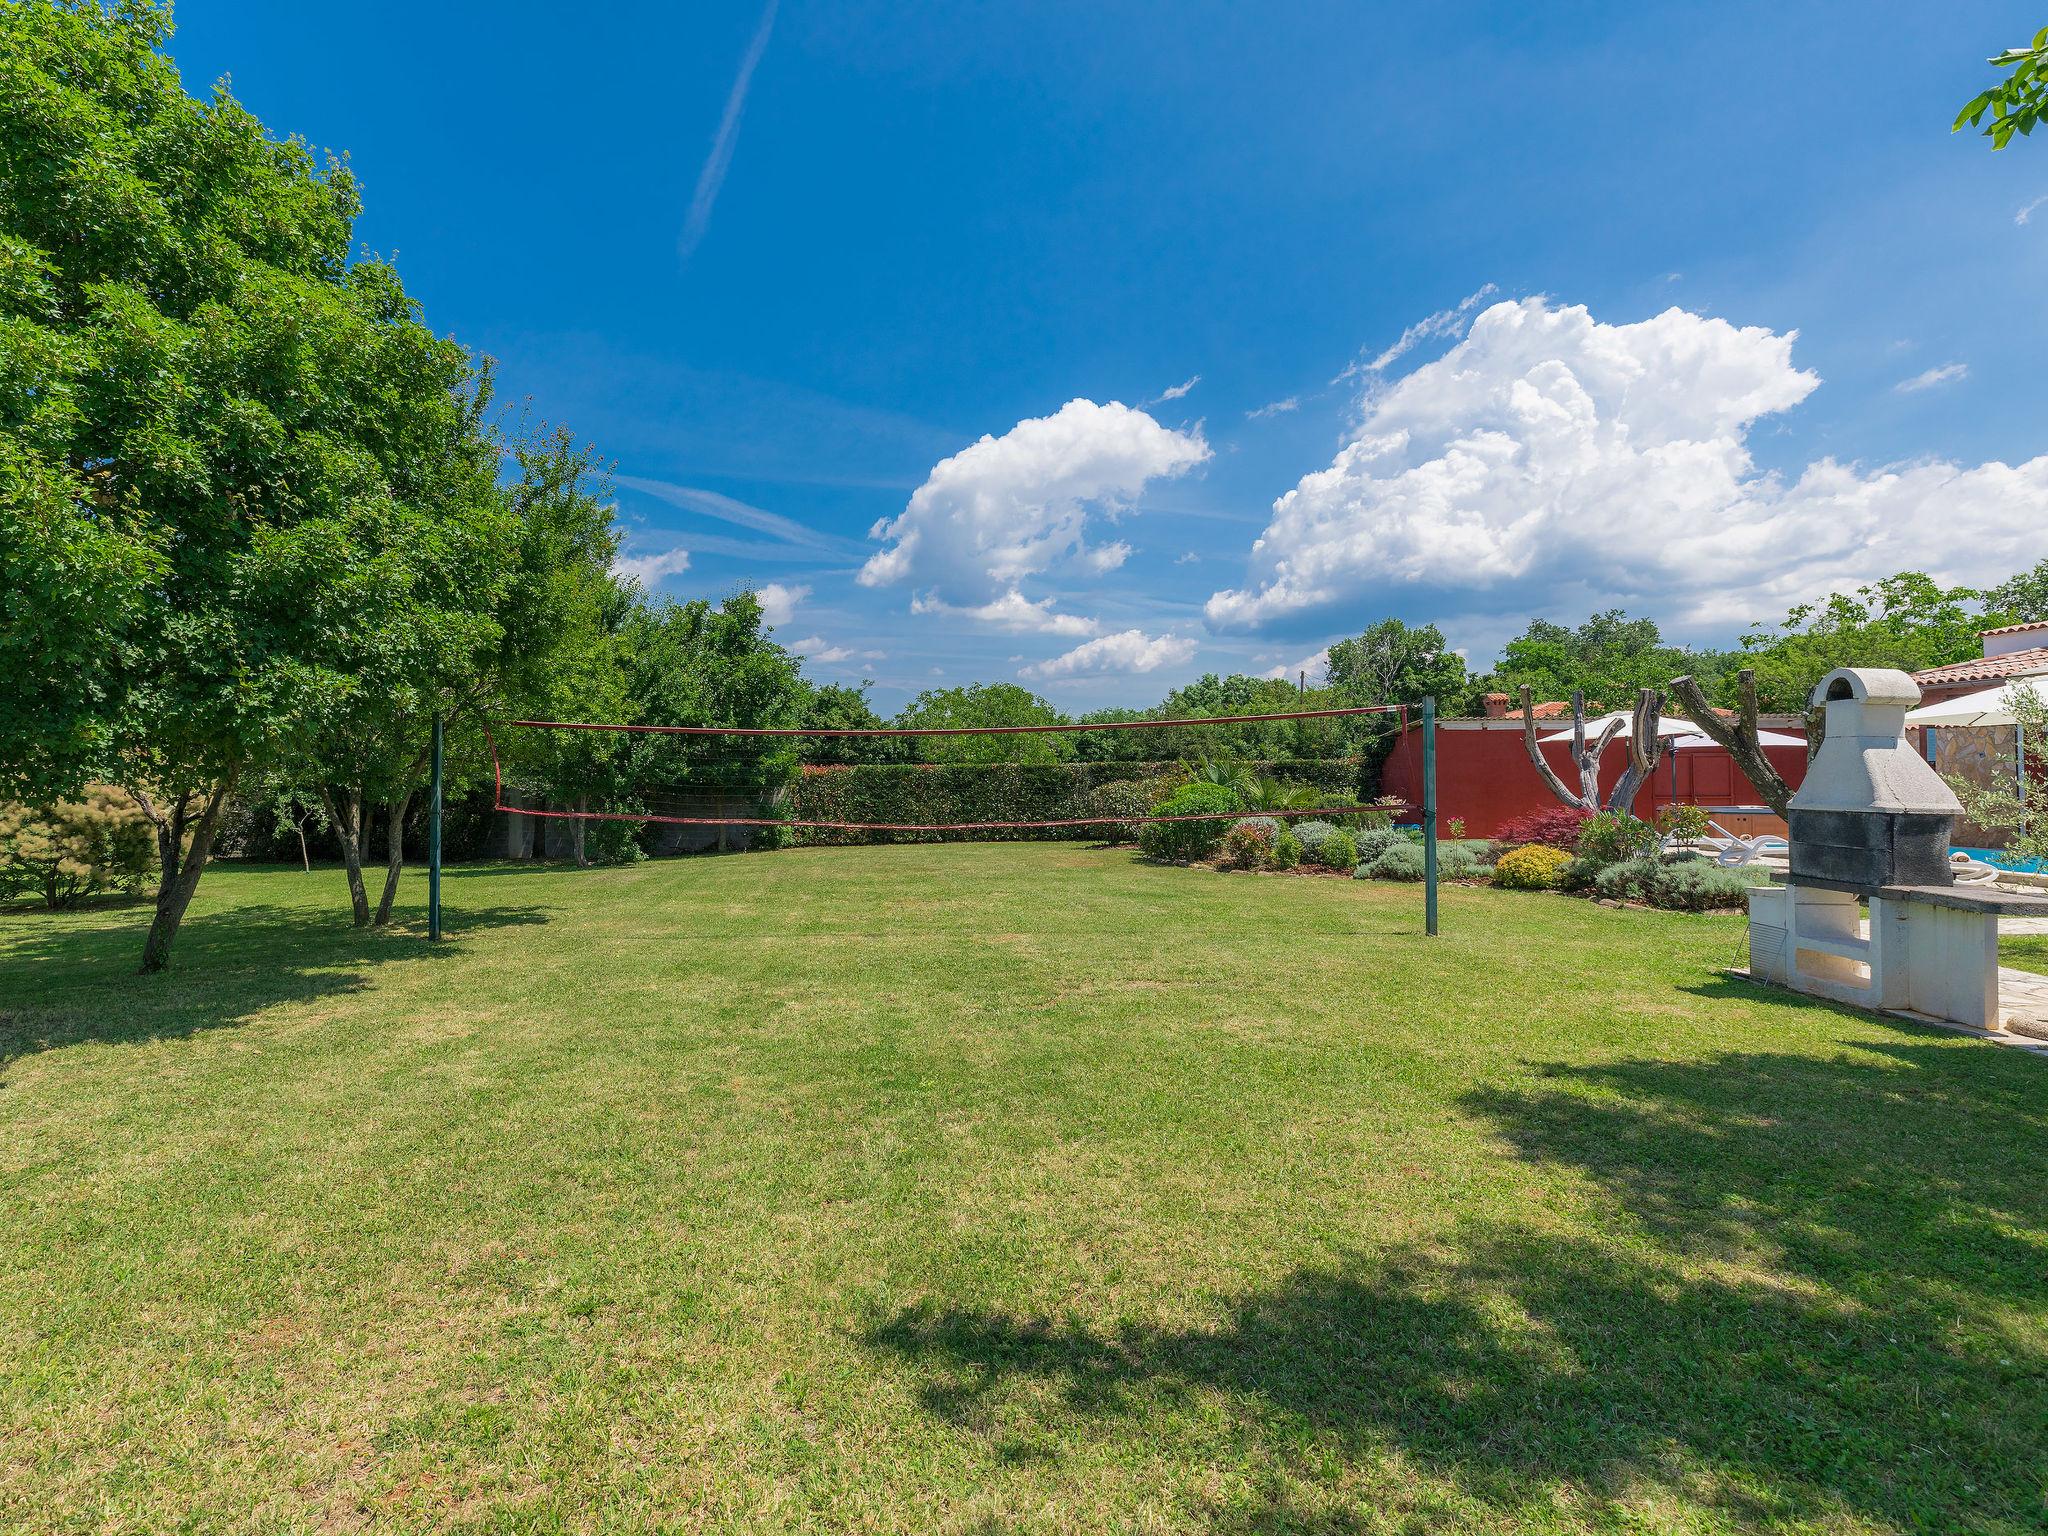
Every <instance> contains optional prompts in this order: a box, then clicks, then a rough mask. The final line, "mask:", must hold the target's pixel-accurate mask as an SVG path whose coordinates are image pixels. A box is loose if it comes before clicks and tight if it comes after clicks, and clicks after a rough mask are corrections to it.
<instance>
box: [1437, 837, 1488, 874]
mask: <svg viewBox="0 0 2048 1536" xmlns="http://www.w3.org/2000/svg"><path fill="white" fill-rule="evenodd" d="M1485 875H1486V866H1485V865H1484V864H1482V863H1480V862H1479V857H1478V855H1476V854H1475V853H1473V852H1472V849H1471V847H1470V846H1469V845H1468V844H1465V843H1439V844H1438V845H1437V850H1436V877H1437V879H1439V880H1479V879H1483V878H1484V877H1485Z"/></svg>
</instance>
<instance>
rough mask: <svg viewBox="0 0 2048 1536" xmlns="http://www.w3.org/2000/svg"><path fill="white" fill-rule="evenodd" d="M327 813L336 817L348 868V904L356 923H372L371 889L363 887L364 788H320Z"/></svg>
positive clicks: (344, 866) (338, 833)
mask: <svg viewBox="0 0 2048 1536" xmlns="http://www.w3.org/2000/svg"><path fill="white" fill-rule="evenodd" d="M321 794H322V796H323V797H325V799H326V801H327V814H328V815H329V816H331V817H332V818H333V819H334V835H335V837H336V838H337V839H339V840H340V843H341V862H342V867H343V868H344V869H345V870H346V871H347V872H348V904H349V906H350V908H351V909H352V910H353V911H354V913H355V918H356V926H357V927H358V928H367V927H369V926H370V893H369V892H368V891H367V890H365V889H364V888H363V833H364V831H365V830H366V828H365V827H364V824H363V792H362V791H361V790H360V789H344V790H341V791H339V792H337V791H335V790H333V789H323V790H322V791H321Z"/></svg>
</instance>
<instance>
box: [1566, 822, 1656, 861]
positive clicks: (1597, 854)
mask: <svg viewBox="0 0 2048 1536" xmlns="http://www.w3.org/2000/svg"><path fill="white" fill-rule="evenodd" d="M1656 846H1657V829H1656V828H1655V827H1653V826H1651V825H1650V824H1649V823H1648V822H1647V821H1639V820H1637V819H1636V818H1635V817H1633V816H1631V815H1629V813H1628V812H1627V811H1602V812H1601V813H1600V814H1599V815H1597V816H1593V817H1589V818H1588V819H1587V821H1586V824H1585V825H1584V826H1583V827H1581V828H1580V829H1579V856H1580V857H1581V858H1587V859H1591V860H1592V861H1593V862H1594V863H1596V864H1618V863H1620V862H1622V861H1623V860H1625V859H1633V858H1636V857H1638V856H1640V855H1642V854H1646V853H1649V852H1650V851H1651V850H1653V849H1654V848H1655V847H1656Z"/></svg>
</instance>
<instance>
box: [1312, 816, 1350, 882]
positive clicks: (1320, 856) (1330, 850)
mask: <svg viewBox="0 0 2048 1536" xmlns="http://www.w3.org/2000/svg"><path fill="white" fill-rule="evenodd" d="M1302 856H1303V857H1304V858H1306V859H1307V860H1308V862H1310V863H1311V864H1320V865H1322V866H1323V868H1325V869H1341V870H1344V871H1345V872H1346V873H1349V872H1350V871H1351V870H1353V869H1356V868H1357V867H1358V839H1357V838H1355V837H1353V836H1352V835H1351V834H1350V833H1349V832H1346V831H1345V830H1344V829H1343V828H1342V827H1337V828H1334V829H1332V831H1331V833H1330V835H1329V836H1328V837H1326V838H1324V839H1323V840H1322V842H1320V843H1319V844H1317V845H1316V848H1315V851H1314V853H1313V854H1311V853H1309V852H1308V850H1307V848H1306V845H1304V848H1303V853H1302Z"/></svg>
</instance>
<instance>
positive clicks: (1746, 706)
mask: <svg viewBox="0 0 2048 1536" xmlns="http://www.w3.org/2000/svg"><path fill="white" fill-rule="evenodd" d="M1735 683H1736V690H1737V694H1738V702H1739V706H1740V707H1739V708H1738V710H1737V712H1736V717H1735V719H1734V720H1733V721H1732V722H1731V721H1728V720H1725V719H1723V718H1722V717H1721V716H1720V715H1719V714H1718V713H1716V712H1715V709H1714V706H1713V705H1711V704H1709V703H1708V702H1707V696H1706V694H1705V693H1703V692H1701V690H1700V685H1699V684H1698V683H1697V682H1696V681H1694V679H1693V678H1692V677H1690V676H1686V677H1674V678H1673V679H1672V680H1671V693H1672V696H1673V697H1674V698H1676V699H1677V700H1678V703H1679V706H1680V707H1681V708H1682V709H1684V711H1685V713H1686V718H1687V719H1689V720H1691V721H1692V723H1693V724H1694V725H1696V726H1698V727H1699V728H1700V730H1701V731H1703V732H1704V733H1705V734H1706V735H1708V736H1711V737H1712V738H1713V739H1714V742H1715V744H1716V745H1718V746H1719V747H1721V748H1722V750H1724V751H1725V752H1727V754H1728V755H1729V756H1730V757H1732V758H1734V759H1735V766H1736V767H1737V768H1740V769H1741V770H1742V776H1743V777H1744V778H1745V779H1747V780H1749V782H1750V785H1751V787H1752V788H1754V789H1755V790H1756V792H1757V793H1758V794H1760V795H1762V796H1763V797H1764V804H1766V805H1768V806H1769V807H1770V808H1771V809H1772V810H1774V811H1776V812H1777V813H1778V814H1779V815H1780V816H1783V815H1785V814H1786V807H1787V806H1788V805H1789V804H1790V803H1791V800H1792V788H1791V786H1790V785H1788V784H1787V783H1786V782H1785V780H1784V777H1783V775H1781V774H1780V773H1779V772H1778V770H1777V769H1776V768H1774V767H1772V766H1771V760H1770V759H1769V758H1768V757H1766V756H1764V749H1763V747H1762V745H1761V744H1760V743H1759V742H1758V741H1757V723H1756V715H1757V709H1756V673H1754V672H1753V671H1751V670H1750V669H1749V668H1748V667H1744V668H1743V669H1742V670H1741V671H1740V672H1738V673H1737V674H1736V677H1735ZM1820 735H1821V728H1820V726H1819V725H1817V724H1815V723H1814V722H1813V721H1812V720H1811V719H1810V718H1809V721H1808V727H1807V743H1806V755H1807V760H1808V761H1809V762H1810V761H1812V759H1813V754H1814V752H1815V751H1816V750H1818V748H1819V746H1820V741H1819V738H1820Z"/></svg>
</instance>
